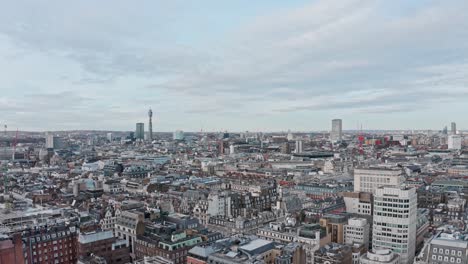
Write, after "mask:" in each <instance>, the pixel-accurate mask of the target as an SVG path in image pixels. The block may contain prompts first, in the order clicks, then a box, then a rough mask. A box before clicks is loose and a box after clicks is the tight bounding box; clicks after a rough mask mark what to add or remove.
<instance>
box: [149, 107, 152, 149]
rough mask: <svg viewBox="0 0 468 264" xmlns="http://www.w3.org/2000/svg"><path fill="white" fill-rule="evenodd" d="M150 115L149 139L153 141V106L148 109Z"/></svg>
mask: <svg viewBox="0 0 468 264" xmlns="http://www.w3.org/2000/svg"><path fill="white" fill-rule="evenodd" d="M148 117H149V124H148V126H149V128H148V129H149V135H148V139H149V140H150V141H153V111H152V110H151V108H150V110H149V111H148Z"/></svg>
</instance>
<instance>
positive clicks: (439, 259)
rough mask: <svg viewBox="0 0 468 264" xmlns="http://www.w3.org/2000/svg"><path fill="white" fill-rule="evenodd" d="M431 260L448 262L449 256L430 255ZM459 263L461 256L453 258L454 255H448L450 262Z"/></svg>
mask: <svg viewBox="0 0 468 264" xmlns="http://www.w3.org/2000/svg"><path fill="white" fill-rule="evenodd" d="M432 260H438V261H442V260H443V261H445V262H449V257H447V256H445V257H443V256H436V255H432ZM455 261H456V263H461V258H456V259H455V258H454V257H450V262H451V263H455Z"/></svg>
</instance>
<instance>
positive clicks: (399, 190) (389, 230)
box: [372, 186, 418, 264]
mask: <svg viewBox="0 0 468 264" xmlns="http://www.w3.org/2000/svg"><path fill="white" fill-rule="evenodd" d="M417 200H418V199H417V194H416V188H407V187H398V186H382V187H379V188H377V190H376V191H375V195H374V219H373V221H374V224H373V229H372V230H373V232H372V248H386V249H391V250H392V251H393V252H395V253H397V254H399V255H400V261H401V262H400V263H401V264H411V263H413V260H414V255H415V251H416V231H417V222H418V221H417V202H418V201H417Z"/></svg>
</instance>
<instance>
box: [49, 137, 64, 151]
mask: <svg viewBox="0 0 468 264" xmlns="http://www.w3.org/2000/svg"><path fill="white" fill-rule="evenodd" d="M64 146H65V143H64V142H63V139H62V138H61V137H57V136H54V135H52V134H48V135H47V136H46V148H49V149H61V148H63V147H64Z"/></svg>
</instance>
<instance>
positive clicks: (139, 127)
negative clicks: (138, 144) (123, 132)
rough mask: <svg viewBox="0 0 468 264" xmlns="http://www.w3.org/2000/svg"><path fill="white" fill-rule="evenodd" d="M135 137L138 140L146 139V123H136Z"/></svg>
mask: <svg viewBox="0 0 468 264" xmlns="http://www.w3.org/2000/svg"><path fill="white" fill-rule="evenodd" d="M135 138H136V139H137V140H144V139H145V124H144V123H136V131H135Z"/></svg>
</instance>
